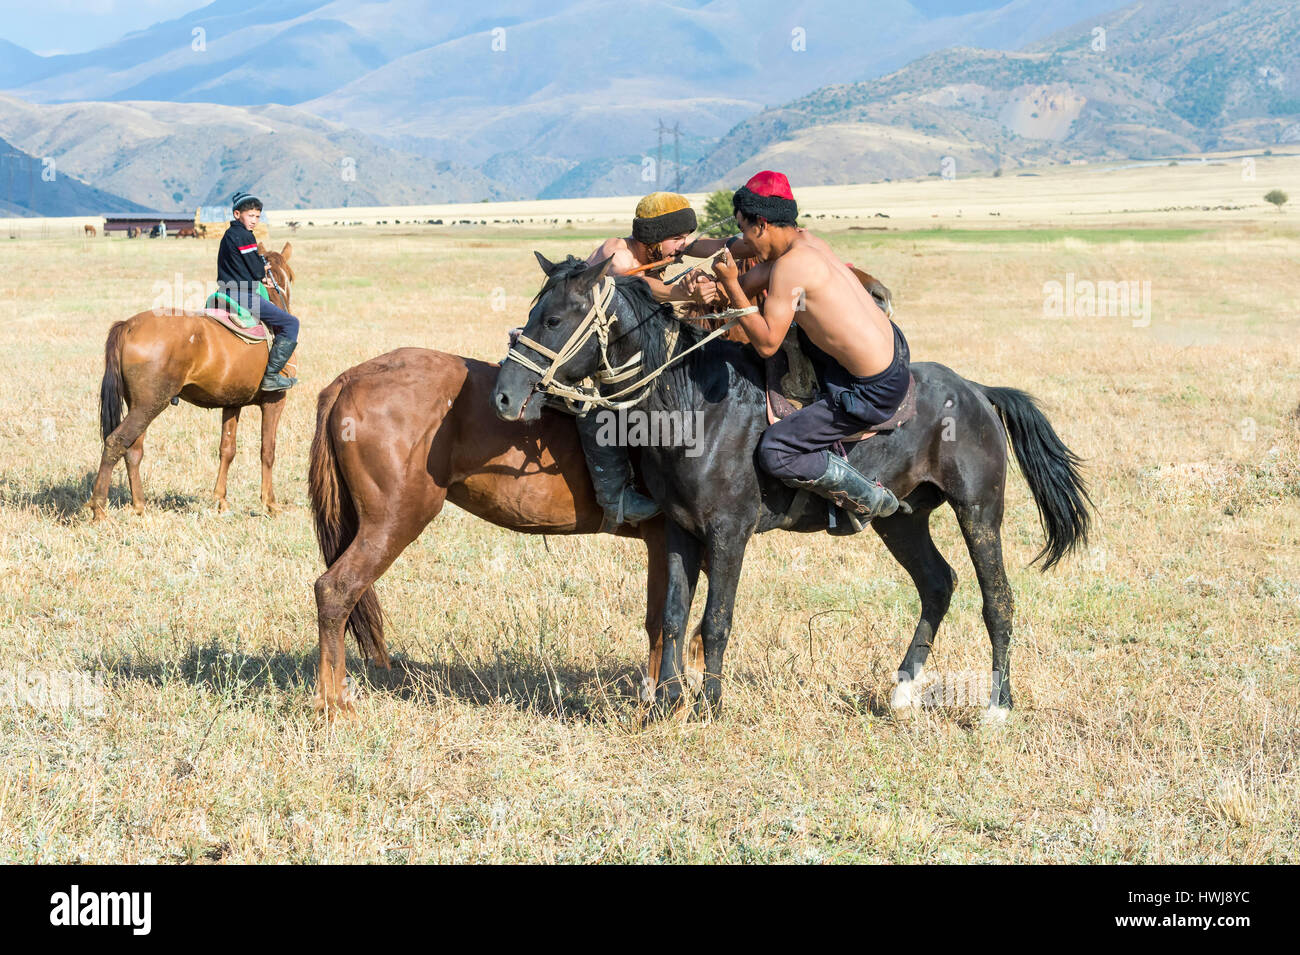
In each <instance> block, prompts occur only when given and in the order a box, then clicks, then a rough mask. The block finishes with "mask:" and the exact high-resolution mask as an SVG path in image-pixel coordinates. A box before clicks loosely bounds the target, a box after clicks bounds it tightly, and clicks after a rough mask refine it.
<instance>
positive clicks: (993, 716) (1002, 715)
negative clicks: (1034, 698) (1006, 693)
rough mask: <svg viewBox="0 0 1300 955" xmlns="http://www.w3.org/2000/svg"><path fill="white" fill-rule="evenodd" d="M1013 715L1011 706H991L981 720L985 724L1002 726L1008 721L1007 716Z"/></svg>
mask: <svg viewBox="0 0 1300 955" xmlns="http://www.w3.org/2000/svg"><path fill="white" fill-rule="evenodd" d="M1010 715H1011V707H1009V706H990V707H989V708H988V709H987V710H985V711H984V715H983V716H982V717H981V718H980V722H981V723H983V724H984V725H985V726H1002V725H1004V724H1005V723H1006V721H1007V717H1009V716H1010Z"/></svg>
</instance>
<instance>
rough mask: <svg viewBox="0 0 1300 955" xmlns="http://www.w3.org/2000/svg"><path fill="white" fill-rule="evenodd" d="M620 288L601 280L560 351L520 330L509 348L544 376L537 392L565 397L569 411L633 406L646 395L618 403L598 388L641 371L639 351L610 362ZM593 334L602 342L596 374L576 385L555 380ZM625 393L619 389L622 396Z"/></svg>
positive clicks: (508, 355)
mask: <svg viewBox="0 0 1300 955" xmlns="http://www.w3.org/2000/svg"><path fill="white" fill-rule="evenodd" d="M617 290H618V287H617V285H616V284H615V282H614V280H613V279H612V278H610V277H609V276H606V277H605V278H603V279H601V281H600V284H599V285H598V286H596V289H595V291H594V292H593V294H592V297H591V308H589V309H588V310H587V314H586V315H584V316H583V319H582V321H581V322H579V323H578V327H577V328H575V329H574V330H573V334H571V335H570V336H569V337H568V339H566V340H565V342H564V344H563V345H561V346H560V348H559V350H558V351H551V349H549V348H547V347H546V346H545V345H543V344H542V343H541V342H537V341H534V340H533V339H531V338H529V337H528V336H527V335H524V334H523V333H522V332H521V333H520V335H519V337H518V338H517V339H516V340H515V343H514V345H512V346H511V347H510V351H508V352H507V353H506V358H507V359H508V360H509V361H514V362H518V363H519V364H521V365H523V366H524V367H525V368H527V369H528V370H529V371H532V372H535V373H536V374H538V375H540V376H541V377H540V379H539V380H538V381H537V382H536V384H534V385H533V390H534V391H540V392H542V393H543V394H545V395H549V396H550V397H552V398H561V399H563V400H564V402H565V405H566V408H567V410H569V411H571V412H573V413H574V414H578V415H582V414H586V413H587V411H588V410H590V408H591V406H592V405H600V406H601V407H605V408H620V407H622V408H630V407H632V405H634V404H636V403H637V402H639V401H640V400H641V399H642V398H644V397H645V395H644V394H642V395H638V396H637V397H636V398H634V399H631V400H628V401H624V402H619V403H615V402H611V401H610V400H609V399H607V398H605V397H603V396H602V395H601V394H600V392H599V391H598V390H597V388H598V385H599V384H613V383H615V382H619V381H623V380H625V379H627V378H630V377H632V376H633V375H635V374H637V373H639V372H640V371H641V353H640V352H637V353H636V354H635V355H633V356H632V357H631V358H629V359H628V360H627V361H625V362H623V363H622V364H621V365H619V366H618V367H614V366H613V365H611V364H610V363H609V330H610V329H611V328H612V327H613V325H614V323H615V322H617V321H618V314H617V313H616V312H612V311H611V310H610V305H611V304H612V303H613V301H614V293H615V292H616V291H617ZM593 335H594V336H596V338H597V339H598V340H599V342H600V368H599V369H598V370H597V371H596V372H595V374H593V375H591V376H589V377H587V378H584V379H583V380H582V381H581V382H579V383H578V384H577V385H566V384H564V383H563V382H559V381H556V380H555V374H556V372H558V371H559V370H560V369H561V368H562V367H564V364H565V362H568V361H571V360H572V359H573V357H574V356H575V355H576V354H577V353H578V352H580V351H581V350H582V349H583V347H584V346H586V344H587V342H589V341H591V338H592V336H593ZM520 345H523V346H525V347H527V348H530V349H532V350H533V351H535V352H537V354H539V355H542V356H544V357H546V358H548V359H550V364H549V365H547V366H546V367H543V366H541V365H539V364H538V363H537V362H535V361H533V360H532V359H531V358H529V357H528V356H527V355H525V354H524V353H523V352H521V351H519V346H520ZM623 393H624V392H619V394H620V395H621V394H623ZM615 397H617V395H616V396H615Z"/></svg>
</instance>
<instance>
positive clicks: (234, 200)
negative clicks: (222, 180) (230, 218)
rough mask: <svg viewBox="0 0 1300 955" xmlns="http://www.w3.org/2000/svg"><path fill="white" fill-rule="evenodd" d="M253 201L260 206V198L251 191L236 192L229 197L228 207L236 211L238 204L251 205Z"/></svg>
mask: <svg viewBox="0 0 1300 955" xmlns="http://www.w3.org/2000/svg"><path fill="white" fill-rule="evenodd" d="M254 203H255V204H256V205H257V207H258V208H259V209H260V208H262V200H261V199H259V198H258V197H257V196H255V195H253V194H252V193H251V192H237V193H235V194H234V195H233V196H231V197H230V208H232V209H235V210H236V211H238V209H239V207H240V206H243V205H251V204H254Z"/></svg>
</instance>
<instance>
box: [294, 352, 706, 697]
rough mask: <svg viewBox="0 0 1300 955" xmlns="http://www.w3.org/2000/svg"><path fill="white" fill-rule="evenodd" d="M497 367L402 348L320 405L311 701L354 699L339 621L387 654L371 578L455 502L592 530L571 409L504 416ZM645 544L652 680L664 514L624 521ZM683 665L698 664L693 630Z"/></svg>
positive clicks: (651, 680)
mask: <svg viewBox="0 0 1300 955" xmlns="http://www.w3.org/2000/svg"><path fill="white" fill-rule="evenodd" d="M499 370H500V369H499V366H498V365H495V364H489V363H487V362H482V361H476V360H475V359H472V358H461V357H460V356H458V355H448V354H446V353H444V352H438V351H431V350H429V349H424V348H400V349H398V350H397V351H392V352H389V353H388V354H386V355H380V356H379V357H378V358H372V359H371V360H370V361H367V362H363V363H362V364H360V365H357V366H355V367H353V368H349V369H348V370H347V371H345V372H343V374H341V375H339V376H338V378H336V379H335V380H334V381H333V382H332V383H331V384H330V385H329V387H327V388H326V389H325V390H324V391H322V392H321V393H320V399H319V401H318V403H317V407H316V436H315V437H314V438H313V440H312V445H311V503H312V510H313V512H314V514H315V519H316V536H317V539H318V540H319V541H320V548H321V553H322V555H323V556H324V558H325V564H326V567H327V568H328V569H327V570H326V571H325V573H324V574H322V575H321V576H320V578H319V579H318V580H317V581H316V614H317V624H318V627H319V630H320V672H319V674H318V677H317V680H318V682H317V690H316V708H317V709H318V710H323V711H325V712H326V713H327V714H328V715H331V716H332V715H334V714H335V713H336V712H343V713H351V712H353V702H352V699H351V696H350V694H349V693H348V692H347V690H346V687H345V684H344V679H343V678H344V647H345V642H344V634H345V627H346V629H347V630H351V631H352V633H353V635H354V636H355V637H356V639H357V644H358V645H359V646H360V648H361V651H362V653H363V654H365V655H367V656H369V657H370V659H371V660H373V661H374V662H375V663H377V664H378V665H380V666H383V667H387V666H388V665H389V664H388V650H387V648H386V646H385V643H384V625H383V616H382V614H381V612H380V608H379V598H378V597H377V596H376V594H375V591H374V586H373V585H374V583H375V581H376V580H378V579H379V577H380V576H381V575H382V574H383V573H384V572H385V571H386V570H387V569H388V568H389V566H390V565H391V564H392V563H393V561H394V560H395V559H396V558H397V555H398V554H400V553H401V552H402V551H403V550H405V549H406V547H407V546H408V545H410V543H411V542H412V541H414V540H415V539H416V538H417V537H419V536H420V533H421V531H423V530H424V528H425V527H426V526H427V525H428V523H429V522H430V521H432V520H433V519H434V518H435V517H436V516H437V515H438V512H439V511H441V510H442V506H443V503H444V502H446V501H451V502H452V503H454V504H456V505H457V506H459V507H462V508H464V509H465V510H467V511H469V512H470V513H471V514H474V515H476V516H478V517H481V518H483V519H484V520H486V521H490V522H492V523H493V524H496V525H498V526H499V527H505V528H509V529H510V530H516V531H522V532H524V533H528V534H594V533H597V532H598V531H599V530H600V528H601V522H602V520H603V513H602V511H601V509H600V506H599V505H598V504H597V503H596V498H595V494H594V492H593V491H592V487H591V479H590V476H589V475H588V472H587V462H586V458H585V457H584V456H583V453H582V447H581V445H580V444H579V443H578V432H577V429H576V428H575V427H574V425H573V422H572V420H571V419H570V418H569V417H568V416H567V415H564V414H560V413H558V412H553V411H550V412H546V413H544V414H542V415H541V416H540V417H539V418H538V419H537V420H536V421H531V422H505V421H502V420H501V419H500V418H498V417H497V416H496V415H495V414H493V412H492V407H491V405H490V403H489V397H490V396H491V393H492V386H493V383H494V382H495V381H496V376H497V372H498V371H499ZM619 534H620V536H640V537H641V538H642V539H643V540H644V541H645V545H646V549H647V552H648V563H649V574H648V577H647V581H646V591H647V593H646V618H645V627H646V632H647V634H648V635H649V637H650V659H649V663H648V665H647V671H648V672H647V678H646V679H647V684H648V686H649V687H650V688H651V689H653V687H654V686H655V685H656V684H657V683H658V681H659V641H660V639H661V634H662V627H661V615H662V612H663V606H664V599H665V590H664V579H665V578H664V541H663V525H662V521H661V520H660V519H658V518H656V519H655V520H653V521H649V522H646V523H643V524H641V525H640V526H639V527H638V528H628V527H623V528H620V529H619ZM689 649H690V650H691V651H692V652H691V653H690V655H689V656H688V659H687V661H686V663H685V668H686V669H687V671H688V672H689V673H694V674H702V673H703V666H704V662H703V655H702V653H703V645H702V644H701V643H700V642H699V641H698V639H696V640H695V641H693V642H692V644H691V645H690V648H689Z"/></svg>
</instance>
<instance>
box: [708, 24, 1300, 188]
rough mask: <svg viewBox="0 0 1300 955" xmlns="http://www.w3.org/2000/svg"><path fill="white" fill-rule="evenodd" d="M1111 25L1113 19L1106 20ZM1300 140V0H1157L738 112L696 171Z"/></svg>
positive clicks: (923, 162) (1149, 152)
mask: <svg viewBox="0 0 1300 955" xmlns="http://www.w3.org/2000/svg"><path fill="white" fill-rule="evenodd" d="M1094 28H1100V29H1101V30H1103V31H1104V33H1094ZM1293 141H1300V5H1298V4H1296V3H1295V2H1294V0H1202V2H1200V3H1197V4H1189V3H1186V2H1179V0H1143V2H1141V3H1135V4H1132V5H1130V6H1128V7H1126V8H1124V9H1122V10H1117V11H1112V12H1110V13H1108V14H1106V15H1105V16H1100V17H1093V18H1090V19H1087V20H1084V21H1082V22H1080V23H1077V24H1075V25H1074V26H1073V27H1071V28H1070V29H1068V30H1065V31H1061V32H1058V33H1056V34H1054V35H1052V36H1051V37H1049V38H1047V39H1046V40H1044V41H1042V42H1039V43H1036V44H1034V45H1033V46H1031V47H1029V48H1027V49H1026V50H1023V51H1019V52H1011V53H1008V52H1001V51H996V50H982V49H971V48H954V49H949V50H943V51H941V52H936V53H931V54H929V55H927V56H923V57H921V58H920V59H918V60H916V61H915V62H913V63H910V64H908V65H907V66H906V67H904V68H903V69H901V70H897V71H895V72H893V73H891V74H889V75H887V76H883V77H881V78H879V79H875V80H869V81H866V82H862V83H853V84H848V85H836V86H827V87H823V88H821V89H818V90H816V91H814V92H813V93H810V94H808V95H807V96H803V97H800V98H798V99H796V100H794V101H792V102H790V103H788V104H786V105H785V106H781V107H777V108H774V109H767V110H764V111H763V112H761V113H759V114H757V115H755V116H752V117H750V118H748V119H746V120H745V121H743V122H741V123H739V124H738V125H737V126H736V127H734V128H733V129H732V130H730V131H729V132H728V133H727V134H726V135H725V136H724V137H723V138H722V139H721V141H720V142H719V143H718V145H717V147H716V148H715V149H714V150H713V151H712V152H711V153H710V154H709V155H708V156H706V157H704V158H703V159H701V160H700V161H699V162H698V163H696V164H695V165H694V166H693V167H692V168H691V169H689V170H688V171H687V175H686V179H687V183H688V186H689V187H690V188H714V187H717V186H724V185H725V186H733V187H734V185H735V184H736V183H737V182H741V181H743V180H744V179H745V178H747V176H748V175H749V174H751V173H752V172H753V171H755V170H757V169H760V168H764V167H766V166H772V167H777V168H780V169H782V170H784V171H786V172H787V173H788V174H789V175H790V176H791V178H792V179H793V180H795V181H797V182H800V183H805V184H808V185H821V184H836V183H848V182H866V181H873V180H879V179H884V178H902V177H911V176H921V175H927V174H930V175H938V174H940V173H941V172H942V163H943V158H944V157H952V159H953V160H954V164H953V166H952V167H951V168H953V169H955V171H956V173H957V174H959V175H960V174H964V173H966V172H970V171H974V170H983V171H986V172H987V171H991V170H993V169H996V168H998V167H1003V166H1006V167H1015V166H1020V165H1026V164H1032V163H1037V162H1043V161H1048V160H1056V161H1060V160H1065V159H1109V158H1127V157H1152V156H1161V155H1167V154H1169V153H1177V152H1189V151H1199V150H1209V149H1229V148H1236V147H1255V146H1261V145H1266V144H1272V143H1282V142H1293Z"/></svg>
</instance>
